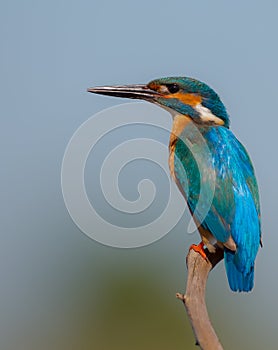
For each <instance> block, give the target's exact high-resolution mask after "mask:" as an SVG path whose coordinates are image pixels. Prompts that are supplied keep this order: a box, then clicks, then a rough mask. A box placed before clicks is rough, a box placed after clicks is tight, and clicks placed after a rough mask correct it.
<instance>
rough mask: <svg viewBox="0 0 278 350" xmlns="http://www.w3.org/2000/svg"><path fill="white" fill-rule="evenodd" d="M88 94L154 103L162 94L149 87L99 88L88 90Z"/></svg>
mask: <svg viewBox="0 0 278 350" xmlns="http://www.w3.org/2000/svg"><path fill="white" fill-rule="evenodd" d="M87 91H88V92H92V93H94V94H100V95H108V96H115V97H123V98H135V99H140V100H147V101H153V100H154V98H155V97H156V96H159V95H160V94H159V93H158V92H156V91H154V90H151V89H150V88H149V87H148V86H147V85H123V86H98V87H93V88H89V89H87Z"/></svg>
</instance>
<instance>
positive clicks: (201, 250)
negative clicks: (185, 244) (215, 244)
mask: <svg viewBox="0 0 278 350" xmlns="http://www.w3.org/2000/svg"><path fill="white" fill-rule="evenodd" d="M191 249H193V250H194V251H195V252H197V253H199V254H200V255H201V257H202V258H204V259H205V260H208V258H207V255H206V253H205V251H204V243H203V242H201V243H200V244H198V245H197V244H192V245H191V246H190V248H189V250H191Z"/></svg>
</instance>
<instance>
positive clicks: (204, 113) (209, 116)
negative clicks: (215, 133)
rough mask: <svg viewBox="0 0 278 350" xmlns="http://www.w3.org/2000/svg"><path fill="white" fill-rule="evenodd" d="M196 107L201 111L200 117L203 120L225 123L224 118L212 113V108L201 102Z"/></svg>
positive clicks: (219, 123) (218, 123) (217, 123)
mask: <svg viewBox="0 0 278 350" xmlns="http://www.w3.org/2000/svg"><path fill="white" fill-rule="evenodd" d="M194 108H195V109H196V111H197V112H198V113H200V118H201V119H202V121H203V122H209V123H213V124H216V125H224V121H223V120H222V119H220V118H219V117H217V116H216V115H214V114H213V113H211V110H210V109H208V108H206V107H204V106H203V105H202V104H201V103H199V104H197V105H196V106H195V107H194Z"/></svg>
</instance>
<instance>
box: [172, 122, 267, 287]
mask: <svg viewBox="0 0 278 350" xmlns="http://www.w3.org/2000/svg"><path fill="white" fill-rule="evenodd" d="M198 159H199V161H198ZM185 174H186V176H185ZM175 175H176V178H177V180H178V182H179V184H180V186H181V187H182V189H183V191H184V194H185V196H186V199H187V203H188V206H189V209H190V211H191V212H192V213H193V214H194V216H195V217H196V218H197V220H198V221H199V222H201V225H202V226H203V227H204V228H205V229H207V230H209V231H210V232H211V233H212V234H213V236H214V237H215V238H216V239H217V240H218V241H220V242H222V243H225V242H226V241H227V240H228V238H229V236H230V235H231V236H232V238H233V240H234V241H235V243H236V246H237V250H236V252H232V251H231V250H229V249H227V248H225V251H224V258H225V266H226V271H227V276H228V281H229V285H230V287H231V289H232V290H233V291H250V290H251V289H252V287H253V283H254V264H255V258H256V255H257V252H258V248H259V245H260V237H261V227H260V226H261V225H260V204H259V195H258V187H257V182H256V178H255V175H254V169H253V166H252V163H251V161H250V158H249V156H248V154H247V152H246V150H245V148H244V147H243V146H242V144H241V143H240V142H239V141H238V140H237V139H236V137H235V136H234V135H233V133H232V132H231V131H230V130H229V129H227V128H225V127H221V126H217V127H198V128H196V127H195V128H193V129H192V130H190V128H186V129H185V130H184V131H183V133H182V134H181V135H180V138H179V140H178V141H177V144H176V149H175ZM202 188H205V194H206V195H205V197H204V196H203V197H202V203H199V204H198V201H199V200H200V197H201V196H200V191H201V189H202ZM206 208H207V210H206ZM205 210H206V211H207V213H206V215H205V217H204V212H205Z"/></svg>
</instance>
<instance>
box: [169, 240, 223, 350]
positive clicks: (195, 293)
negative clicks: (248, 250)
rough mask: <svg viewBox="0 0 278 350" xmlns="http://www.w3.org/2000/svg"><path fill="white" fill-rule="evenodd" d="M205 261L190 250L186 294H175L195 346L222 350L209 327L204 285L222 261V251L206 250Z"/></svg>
mask: <svg viewBox="0 0 278 350" xmlns="http://www.w3.org/2000/svg"><path fill="white" fill-rule="evenodd" d="M206 255H207V257H208V260H207V261H206V260H205V259H204V258H203V257H202V256H201V255H200V254H199V253H197V252H195V251H194V250H190V251H189V253H188V255H187V259H186V261H187V267H188V276H187V286H186V294H185V295H183V294H180V293H177V294H176V297H177V298H178V299H180V300H182V301H183V303H184V306H185V309H186V312H187V315H188V317H189V321H190V323H191V326H192V329H193V332H194V334H195V338H196V345H199V346H200V348H201V349H202V350H223V347H222V345H221V343H220V341H219V339H218V337H217V335H216V333H215V331H214V329H213V327H212V325H211V322H210V319H209V316H208V311H207V307H206V302H205V292H206V284H207V278H208V274H209V272H210V271H211V270H212V269H213V268H214V266H215V265H217V264H218V262H219V261H221V260H222V259H223V250H222V249H220V248H218V247H217V248H216V252H215V253H213V254H212V253H209V252H208V251H207V250H206Z"/></svg>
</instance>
